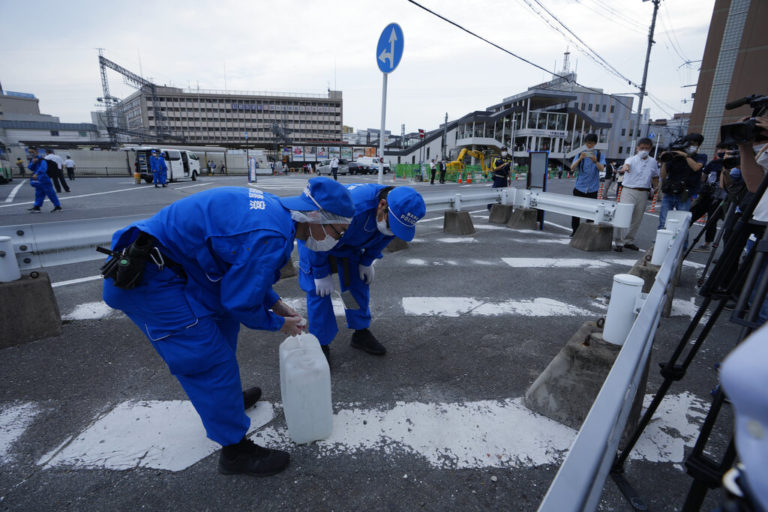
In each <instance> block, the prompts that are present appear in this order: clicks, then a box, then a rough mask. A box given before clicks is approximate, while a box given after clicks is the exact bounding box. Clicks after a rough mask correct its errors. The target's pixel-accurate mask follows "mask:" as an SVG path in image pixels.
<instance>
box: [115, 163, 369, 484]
mask: <svg viewBox="0 0 768 512" xmlns="http://www.w3.org/2000/svg"><path fill="white" fill-rule="evenodd" d="M353 214H354V206H353V204H352V198H351V197H350V195H349V192H348V191H347V190H346V189H345V188H344V187H343V186H342V185H341V184H339V183H337V182H335V181H333V180H332V179H329V178H322V177H318V178H313V179H311V180H309V182H308V184H307V186H306V188H305V189H304V192H303V193H302V194H301V195H300V196H297V197H289V198H279V197H277V196H274V195H272V194H269V193H267V192H262V191H260V190H257V189H248V188H240V187H221V188H216V189H213V190H208V191H205V192H200V193H197V194H194V195H192V196H190V197H187V198H184V199H181V200H179V201H176V202H175V203H173V204H171V205H169V206H167V207H165V208H163V209H162V210H160V211H159V212H158V213H157V214H156V215H155V216H154V217H151V218H149V219H146V220H142V221H139V222H136V223H134V224H131V225H129V226H127V227H126V228H124V229H121V230H119V231H117V232H116V233H115V234H114V236H113V238H112V250H113V251H115V253H119V256H116V255H115V254H114V253H113V257H112V258H110V259H108V260H107V263H106V264H105V266H104V267H103V269H102V272H103V273H104V276H105V279H104V288H103V298H104V301H105V302H106V303H107V304H108V305H109V306H110V307H112V308H114V309H119V310H122V311H124V312H125V314H126V315H127V316H128V317H129V318H130V319H131V320H132V321H133V322H134V323H135V324H136V325H137V326H138V327H139V328H140V329H141V331H142V333H143V334H144V335H145V336H146V337H147V338H148V339H149V341H150V343H152V345H153V347H154V348H155V350H156V351H157V353H158V354H159V355H160V357H162V359H163V360H164V361H165V363H166V364H167V365H168V368H169V369H170V371H171V373H172V374H173V375H174V376H175V377H176V378H177V379H178V381H179V383H180V384H181V386H182V387H183V388H184V391H185V392H186V394H187V396H188V397H189V399H190V401H191V402H192V405H193V406H194V407H195V410H196V411H197V413H198V414H199V415H200V418H201V420H202V422H203V426H204V427H205V430H206V434H207V436H208V437H209V438H210V439H212V440H213V441H215V442H217V443H219V444H221V445H222V446H223V448H222V451H221V454H220V457H219V471H220V472H221V473H224V474H234V473H245V474H250V475H256V476H266V475H272V474H275V473H278V472H280V471H282V470H283V469H285V467H287V466H288V463H289V459H290V458H289V455H288V453H286V452H283V451H279V450H272V449H268V448H263V447H261V446H258V445H256V444H254V443H253V442H252V441H251V440H249V439H248V438H247V437H246V433H247V431H248V427H249V425H250V419H249V418H248V416H247V415H246V414H245V410H246V409H247V408H249V407H251V406H253V405H255V404H256V401H257V400H258V399H259V397H260V396H261V390H260V389H259V388H251V389H248V390H246V391H245V392H243V390H242V386H241V382H240V370H239V367H238V363H237V359H236V349H237V335H238V331H239V330H240V324H243V325H245V326H246V327H249V328H251V329H263V330H270V331H277V330H280V331H282V332H284V333H286V334H288V335H295V334H299V333H300V332H302V330H303V326H304V325H306V322H305V321H304V319H303V318H302V317H301V316H300V315H299V314H298V313H297V312H296V311H295V310H294V309H293V308H291V307H290V306H288V305H287V304H285V303H284V302H283V301H282V300H280V297H279V296H278V295H277V293H275V292H274V290H273V289H272V285H273V284H274V283H275V282H277V280H278V279H279V278H280V269H281V268H282V267H283V266H285V265H286V264H287V263H289V262H290V261H291V260H290V255H291V252H292V251H293V245H294V238H298V239H300V240H303V241H304V242H303V243H304V244H305V246H306V247H308V248H310V249H311V250H319V251H321V250H327V249H330V248H331V247H332V246H333V245H335V244H336V241H337V240H336V238H337V237H338V235H336V232H337V231H339V232H340V231H344V230H345V229H346V228H347V226H348V224H349V222H350V220H351V217H352V215H353ZM123 249H126V251H125V252H121V251H122V250H123ZM114 269H116V270H114ZM137 269H138V272H136V270H137ZM113 270H114V271H113Z"/></svg>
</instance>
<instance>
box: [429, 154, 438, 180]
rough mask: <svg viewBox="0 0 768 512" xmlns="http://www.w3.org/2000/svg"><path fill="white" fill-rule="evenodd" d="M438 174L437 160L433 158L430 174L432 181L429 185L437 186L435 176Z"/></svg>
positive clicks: (430, 164)
mask: <svg viewBox="0 0 768 512" xmlns="http://www.w3.org/2000/svg"><path fill="white" fill-rule="evenodd" d="M436 173H437V169H436V168H435V159H434V158H433V159H432V161H431V162H429V174H430V180H429V184H430V185H434V184H435V174H436Z"/></svg>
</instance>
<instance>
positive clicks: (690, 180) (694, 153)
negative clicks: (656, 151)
mask: <svg viewBox="0 0 768 512" xmlns="http://www.w3.org/2000/svg"><path fill="white" fill-rule="evenodd" d="M702 142H704V137H703V136H702V135H701V134H699V133H689V134H688V135H686V136H685V137H683V138H682V139H679V140H677V141H675V142H673V143H672V144H671V145H670V147H669V150H667V151H665V152H664V153H662V154H661V157H660V160H661V162H662V164H661V173H660V174H661V193H662V197H661V210H660V211H659V227H658V229H664V226H665V225H666V223H667V212H669V211H670V210H678V211H685V212H687V211H690V210H691V196H692V195H693V194H695V193H696V192H697V191H698V189H699V187H700V186H701V174H700V173H701V169H702V168H703V167H704V163H706V161H707V155H705V154H704V153H699V152H698V151H699V147H700V146H701V143H702ZM686 245H687V244H686Z"/></svg>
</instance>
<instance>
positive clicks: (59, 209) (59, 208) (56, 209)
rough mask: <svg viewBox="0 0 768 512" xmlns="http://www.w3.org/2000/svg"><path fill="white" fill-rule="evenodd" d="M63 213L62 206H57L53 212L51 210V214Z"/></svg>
mask: <svg viewBox="0 0 768 512" xmlns="http://www.w3.org/2000/svg"><path fill="white" fill-rule="evenodd" d="M58 211H61V206H56V207H55V208H54V209H53V210H51V213H53V212H58Z"/></svg>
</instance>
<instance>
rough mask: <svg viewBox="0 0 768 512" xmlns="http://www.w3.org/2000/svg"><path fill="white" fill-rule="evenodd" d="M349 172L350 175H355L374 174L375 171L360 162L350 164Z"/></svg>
mask: <svg viewBox="0 0 768 512" xmlns="http://www.w3.org/2000/svg"><path fill="white" fill-rule="evenodd" d="M347 170H348V172H349V174H350V175H353V174H373V173H374V170H373V169H371V168H370V167H368V166H367V165H364V164H361V163H359V162H349V164H348V165H347Z"/></svg>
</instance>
